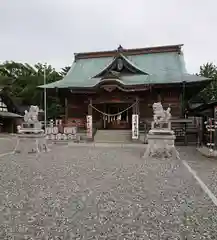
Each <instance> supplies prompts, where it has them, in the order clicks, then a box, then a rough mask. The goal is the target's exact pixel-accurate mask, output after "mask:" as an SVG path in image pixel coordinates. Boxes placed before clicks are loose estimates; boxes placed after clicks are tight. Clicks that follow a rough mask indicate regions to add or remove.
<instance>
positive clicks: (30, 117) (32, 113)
mask: <svg viewBox="0 0 217 240" xmlns="http://www.w3.org/2000/svg"><path fill="white" fill-rule="evenodd" d="M38 113H39V107H38V106H34V105H31V106H30V108H29V111H27V110H25V115H24V121H25V122H27V123H30V124H33V123H37V122H38Z"/></svg>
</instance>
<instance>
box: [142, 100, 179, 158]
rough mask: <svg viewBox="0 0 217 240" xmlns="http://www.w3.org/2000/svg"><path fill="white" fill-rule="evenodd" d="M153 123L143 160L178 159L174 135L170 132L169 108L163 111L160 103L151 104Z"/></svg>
mask: <svg viewBox="0 0 217 240" xmlns="http://www.w3.org/2000/svg"><path fill="white" fill-rule="evenodd" d="M153 112H154V121H153V122H152V124H151V130H150V131H149V132H148V135H147V140H148V146H147V148H146V151H145V153H144V155H143V158H148V157H153V158H178V159H179V153H178V151H177V150H176V147H175V139H176V137H175V134H174V131H172V130H171V122H170V118H171V114H170V108H168V109H167V110H164V109H163V107H162V105H161V103H160V102H159V103H154V104H153Z"/></svg>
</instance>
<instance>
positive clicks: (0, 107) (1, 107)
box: [0, 97, 8, 112]
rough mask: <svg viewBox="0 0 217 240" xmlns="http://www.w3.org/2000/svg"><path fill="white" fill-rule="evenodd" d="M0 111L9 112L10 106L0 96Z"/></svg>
mask: <svg viewBox="0 0 217 240" xmlns="http://www.w3.org/2000/svg"><path fill="white" fill-rule="evenodd" d="M0 112H8V108H7V106H6V105H5V103H4V102H3V101H2V98H1V97H0Z"/></svg>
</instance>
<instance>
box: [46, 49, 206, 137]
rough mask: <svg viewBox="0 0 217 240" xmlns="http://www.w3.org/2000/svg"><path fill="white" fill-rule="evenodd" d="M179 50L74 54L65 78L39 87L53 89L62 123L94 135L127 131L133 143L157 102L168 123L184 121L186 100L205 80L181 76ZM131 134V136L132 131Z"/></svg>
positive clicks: (196, 91)
mask: <svg viewBox="0 0 217 240" xmlns="http://www.w3.org/2000/svg"><path fill="white" fill-rule="evenodd" d="M181 47H182V45H171V46H160V47H153V48H141V49H123V48H122V47H121V46H119V48H118V49H117V50H114V51H104V52H89V53H78V54H75V60H74V63H73V65H72V67H71V69H70V71H69V72H68V74H67V75H66V76H65V77H64V78H63V79H62V80H60V81H57V82H54V83H50V84H47V85H43V86H41V87H42V88H48V89H53V90H54V89H58V94H59V96H60V99H61V100H62V101H63V102H64V104H65V116H64V117H63V123H64V124H65V125H69V126H73V125H76V126H78V127H79V126H80V127H84V128H87V132H88V136H89V137H90V138H92V135H93V128H95V129H131V128H132V136H133V135H134V132H137V133H135V136H134V137H135V139H136V138H138V132H139V125H140V122H141V121H144V120H147V119H151V118H152V116H153V111H152V104H153V103H154V102H157V101H161V103H162V105H163V107H164V108H167V107H168V106H170V107H171V109H172V112H171V113H172V116H173V118H178V117H183V116H184V115H185V111H186V109H187V107H188V100H189V99H190V98H191V97H192V96H193V95H195V94H197V93H198V92H199V91H200V90H201V89H203V88H204V87H205V86H206V85H207V84H208V83H209V79H207V78H204V77H200V76H195V75H190V74H187V73H186V70H185V66H184V59H183V54H182V51H181ZM134 130H135V131H134Z"/></svg>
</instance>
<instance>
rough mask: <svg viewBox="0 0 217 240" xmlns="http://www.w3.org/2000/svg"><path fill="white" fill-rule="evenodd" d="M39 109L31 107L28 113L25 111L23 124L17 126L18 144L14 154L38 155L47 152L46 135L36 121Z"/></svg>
mask: <svg viewBox="0 0 217 240" xmlns="http://www.w3.org/2000/svg"><path fill="white" fill-rule="evenodd" d="M38 112H39V108H38V107H37V106H31V107H30V109H29V112H28V111H25V116H24V123H23V124H22V126H18V127H17V130H18V134H17V138H18V143H17V147H16V149H15V152H16V153H21V152H27V153H40V152H43V151H44V152H48V151H49V148H48V146H47V140H46V135H45V133H44V130H43V129H42V125H41V123H40V122H39V120H38Z"/></svg>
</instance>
